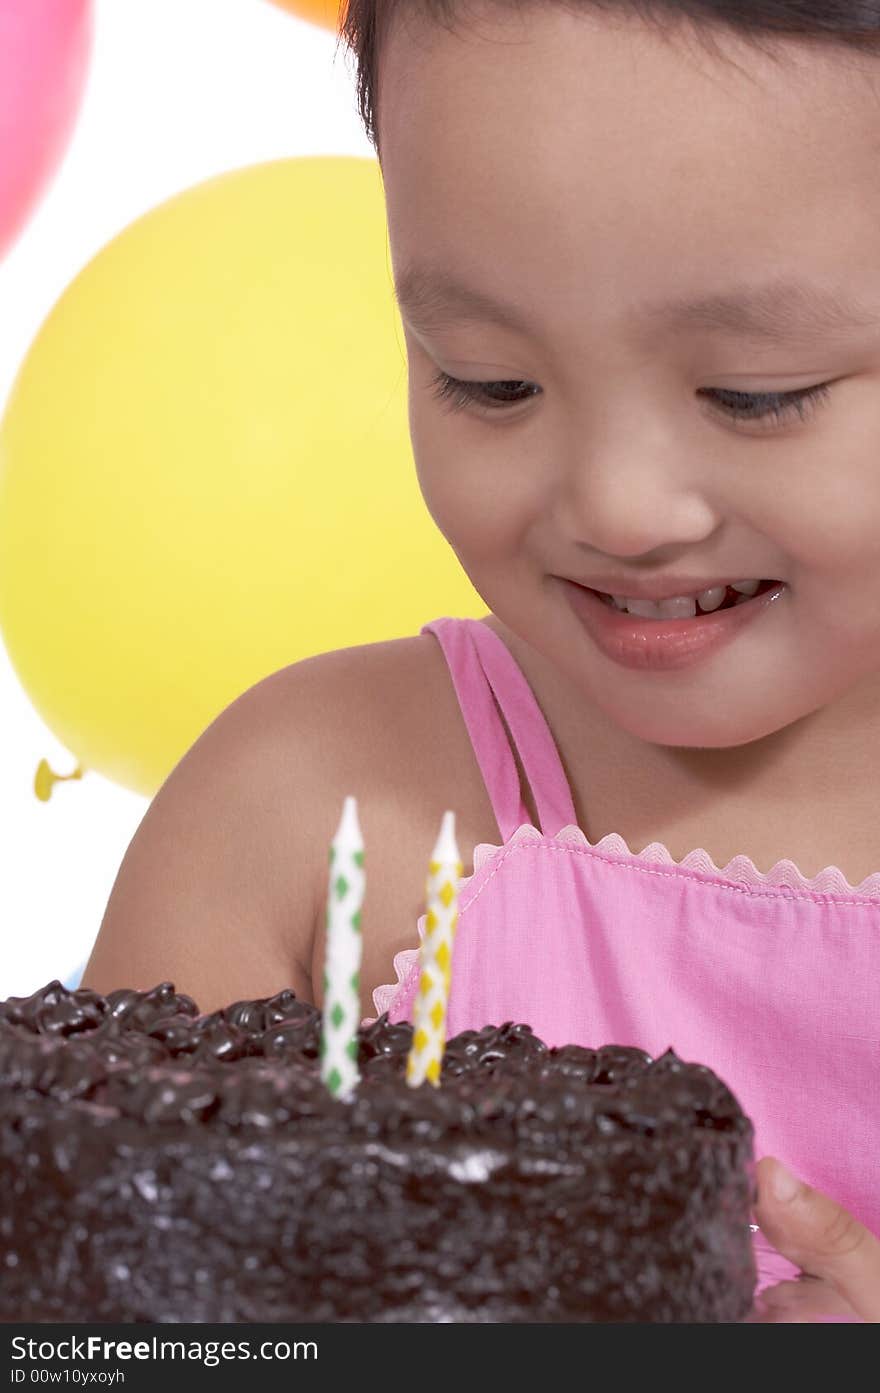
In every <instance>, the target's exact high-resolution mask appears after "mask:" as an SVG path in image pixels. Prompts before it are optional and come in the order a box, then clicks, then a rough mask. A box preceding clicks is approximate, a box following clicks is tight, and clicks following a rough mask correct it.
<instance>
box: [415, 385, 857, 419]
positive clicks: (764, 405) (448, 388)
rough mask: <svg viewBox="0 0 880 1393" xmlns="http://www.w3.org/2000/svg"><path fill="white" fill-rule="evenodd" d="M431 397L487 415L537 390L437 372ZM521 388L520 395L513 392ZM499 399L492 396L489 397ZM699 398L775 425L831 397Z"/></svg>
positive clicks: (723, 394) (721, 391)
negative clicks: (474, 380)
mask: <svg viewBox="0 0 880 1393" xmlns="http://www.w3.org/2000/svg"><path fill="white" fill-rule="evenodd" d="M431 387H432V388H433V394H434V396H435V397H437V399H438V400H439V401H441V402H445V403H446V404H447V406H446V409H447V410H448V411H462V410H464V409H465V408H466V407H468V406H472V405H476V406H480V407H482V408H484V409H485V410H487V411H489V412H490V413H491V412H492V411H498V410H502V411H503V410H504V409H505V408H507V407H510V406H518V405H520V403H522V402H524V401H527V400H528V399H529V398H530V397H534V396H537V395H538V394H539V393H540V391H541V388H540V387H536V386H534V384H533V383H531V382H525V381H523V380H522V379H520V380H519V381H513V382H465V381H462V380H461V379H460V378H458V377H450V375H449V374H448V373H446V372H440V373H438V374H437V376H436V377H435V378H434V379H433V381H432V382H431ZM523 388H525V389H526V390H525V392H524V394H520V395H517V392H518V391H520V392H521V389H523ZM496 392H497V393H500V394H501V395H498V396H496V395H493V393H496ZM700 392H701V394H702V395H703V396H707V397H709V398H711V399H712V401H713V402H715V403H716V404H718V405H720V407H721V409H722V410H723V412H724V414H725V415H727V416H731V417H733V418H734V419H735V420H739V421H765V420H772V422H773V423H774V424H775V425H780V424H782V423H783V422H785V421H788V420H789V419H790V418H791V416H792V415H794V414H796V415H797V416H798V417H799V418H800V420H801V421H805V420H807V419H808V417H809V416H810V415H811V413H812V411H813V410H814V409H815V408H816V407H817V406H819V405H820V404H821V403H824V402H825V401H827V399H828V397H829V396H830V395H831V384H830V383H828V382H819V383H817V384H816V386H815V387H801V388H799V389H798V390H797V391H795V392H735V391H733V390H732V389H730V388H727V387H714V388H712V387H706V388H701V389H700Z"/></svg>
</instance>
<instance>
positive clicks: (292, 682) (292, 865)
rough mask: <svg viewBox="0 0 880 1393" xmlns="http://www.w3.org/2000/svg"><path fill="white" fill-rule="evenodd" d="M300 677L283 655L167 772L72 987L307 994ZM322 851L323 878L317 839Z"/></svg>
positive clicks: (309, 772) (307, 710)
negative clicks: (169, 986) (166, 985)
mask: <svg viewBox="0 0 880 1393" xmlns="http://www.w3.org/2000/svg"><path fill="white" fill-rule="evenodd" d="M304 666H305V665H303V667H304ZM309 678H310V680H304V677H303V670H302V667H301V666H300V665H299V664H295V665H294V666H292V667H290V668H286V669H284V670H283V671H282V672H279V673H275V674H273V675H272V676H271V677H269V678H266V679H265V680H264V681H262V682H259V683H257V685H256V686H254V687H252V688H250V689H249V690H248V691H247V692H245V693H244V694H243V695H242V696H241V697H239V698H238V699H237V700H236V701H235V702H233V703H232V705H231V706H229V707H227V708H226V709H225V710H224V711H223V712H222V713H221V714H220V715H219V716H218V717H217V718H216V720H215V721H214V722H213V723H212V724H211V725H210V726H209V727H208V728H207V730H206V731H204V732H203V734H202V735H201V736H200V737H199V739H198V740H197V741H196V742H195V744H194V745H193V746H192V747H191V749H190V750H189V751H188V752H187V753H186V754H185V755H184V757H183V758H182V759H181V760H180V762H179V763H178V764H177V765H176V767H175V768H174V769H173V770H172V772H171V773H170V774H169V776H168V778H167V779H166V781H165V783H164V784H163V785H162V787H161V788H160V790H159V792H158V793H157V794H156V796H155V797H154V799H153V801H152V802H151V803H150V805H149V807H148V808H147V811H146V813H145V815H144V817H143V820H142V821H141V823H140V826H139V827H138V830H137V832H136V833H135V836H134V837H133V839H132V841H131V843H130V845H129V847H128V850H127V852H126V854H125V857H124V859H123V861H122V864H121V866H120V868H119V871H118V874H117V876H116V881H115V883H114V885H113V889H112V892H111V894H110V898H109V900H108V903H107V907H106V911H105V914H104V918H103V921H102V923H101V927H100V931H99V933H98V937H97V940H96V942H95V946H94V948H93V950H92V954H91V957H90V958H89V961H88V963H87V965H86V968H85V972H84V974H83V979H82V984H81V985H82V986H84V987H91V988H92V989H93V990H95V991H99V992H101V993H103V994H105V995H106V993H107V992H109V991H111V990H113V989H114V988H117V987H128V988H131V987H134V988H137V989H138V990H146V989H149V988H151V987H154V986H156V985H157V984H158V983H160V982H164V981H171V982H173V983H174V986H175V988H176V990H177V991H179V992H184V993H186V994H187V995H189V996H191V997H193V998H194V999H195V1001H196V1002H197V1004H198V1006H199V1009H200V1011H202V1012H208V1011H214V1010H216V1009H218V1008H219V1007H221V1006H227V1005H229V1003H230V1002H232V1001H236V1000H242V999H254V998H257V997H264V996H272V995H274V994H275V993H276V992H277V991H280V990H281V989H282V988H284V987H290V988H292V989H293V990H294V991H295V992H296V994H297V996H299V997H301V998H302V999H303V1000H306V1001H309V1002H311V1001H313V995H312V984H311V980H310V973H309V964H310V962H311V954H312V944H313V935H314V927H315V922H316V918H315V915H316V903H315V888H316V886H317V883H318V867H317V864H316V857H317V855H318V854H319V853H318V846H317V837H316V834H315V831H314V830H313V827H312V822H313V819H314V799H313V791H314V789H315V788H316V785H317V780H318V779H319V778H320V771H319V767H318V766H319V755H320V746H321V739H320V734H319V732H317V731H314V730H313V729H312V727H313V726H314V724H315V721H316V720H317V719H318V716H317V714H316V712H317V709H318V708H317V706H316V703H315V700H314V690H313V688H314V673H313V671H312V670H311V669H309ZM321 832H322V834H323V835H324V837H325V841H326V829H324V828H321ZM320 855H321V856H322V858H323V859H322V860H321V862H320V870H321V875H322V877H324V876H325V865H324V862H325V861H326V855H327V848H326V845H322V846H321V848H320Z"/></svg>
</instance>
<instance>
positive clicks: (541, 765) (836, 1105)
mask: <svg viewBox="0 0 880 1393" xmlns="http://www.w3.org/2000/svg"><path fill="white" fill-rule="evenodd" d="M422 633H432V634H434V635H435V637H436V638H437V639H438V640H439V642H440V644H441V646H442V648H443V652H444V654H445V655H446V659H447V662H448V664H449V670H450V673H451V676H452V681H453V683H454V686H455V690H456V693H457V695H458V700H459V703H460V705H461V710H462V714H463V716H464V720H465V723H466V725H467V729H468V733H469V735H470V738H471V742H472V744H473V748H474V753H475V755H476V758H477V761H478V763H479V766H480V770H481V772H482V774H483V778H484V780H485V783H486V788H487V790H488V793H489V797H490V799H491V801H492V808H493V811H494V814H495V818H496V821H497V823H498V827H499V829H500V832H501V840H502V843H503V845H501V846H491V845H488V844H480V845H478V846H477V847H476V848H475V851H474V858H473V866H474V873H473V875H472V876H468V877H464V878H463V879H462V880H461V881H460V883H459V918H458V927H457V930H456V937H455V946H454V951H453V960H452V982H451V990H450V998H449V1006H448V1015H447V1029H448V1033H449V1035H450V1036H451V1035H456V1034H458V1032H459V1031H462V1030H471V1029H473V1030H476V1029H479V1028H480V1027H481V1026H483V1025H487V1024H494V1025H500V1024H502V1023H503V1022H505V1021H515V1022H518V1021H522V1022H527V1023H528V1024H529V1025H531V1027H532V1029H533V1030H534V1031H535V1034H536V1035H538V1036H540V1037H541V1039H543V1040H544V1041H545V1042H546V1043H547V1044H548V1045H563V1044H568V1043H575V1044H580V1045H586V1046H597V1045H602V1044H606V1043H613V1044H620V1045H636V1046H639V1047H640V1048H641V1049H644V1050H647V1051H648V1053H649V1054H651V1055H654V1056H657V1055H660V1054H662V1053H663V1051H664V1050H666V1049H667V1047H669V1046H671V1047H672V1048H673V1049H674V1050H675V1051H676V1053H677V1054H678V1055H679V1056H680V1057H681V1058H683V1059H686V1060H695V1061H698V1062H699V1063H702V1064H708V1065H709V1066H710V1067H711V1068H712V1069H714V1070H715V1072H716V1073H717V1074H719V1075H720V1076H721V1078H722V1079H724V1081H725V1082H726V1083H727V1084H728V1085H729V1087H730V1088H732V1089H733V1091H734V1093H735V1094H736V1095H737V1097H738V1098H739V1100H740V1102H741V1103H742V1105H743V1107H744V1109H745V1111H746V1112H747V1113H748V1114H749V1116H750V1117H751V1118H752V1121H753V1123H754V1125H755V1134H756V1135H755V1155H756V1157H759V1156H762V1155H765V1154H771V1155H774V1156H778V1157H779V1158H780V1159H781V1160H782V1161H784V1162H785V1163H786V1165H788V1166H789V1167H791V1169H792V1170H794V1171H795V1173H796V1174H798V1175H800V1176H802V1177H803V1179H804V1180H806V1181H808V1183H809V1184H811V1185H814V1186H817V1187H818V1188H819V1189H821V1190H823V1191H825V1192H826V1193H827V1194H830V1195H832V1196H834V1198H835V1199H837V1200H838V1201H839V1202H840V1203H841V1204H843V1205H845V1206H846V1208H847V1209H849V1210H851V1211H852V1212H853V1213H854V1214H855V1215H857V1217H858V1218H859V1219H861V1221H862V1222H863V1223H864V1224H866V1225H867V1226H868V1228H870V1229H872V1230H873V1231H874V1232H875V1233H880V1161H878V1158H880V871H878V872H876V873H875V874H873V875H870V876H868V878H867V879H866V880H864V881H863V882H862V883H861V885H858V886H852V885H850V884H849V883H848V881H847V880H846V878H845V877H844V875H843V873H842V872H841V871H840V870H839V869H838V868H837V867H836V866H829V867H826V869H825V870H823V871H821V872H820V874H819V875H817V876H816V877H815V878H814V879H812V880H808V879H807V878H806V877H805V876H804V875H802V874H801V872H800V871H799V870H798V868H797V866H795V865H794V863H793V862H791V861H788V860H784V861H778V862H777V863H776V865H775V866H773V867H772V869H771V870H770V871H769V872H768V873H767V874H766V875H763V874H762V873H761V872H760V871H759V870H758V869H757V867H756V866H755V865H754V863H753V862H752V861H751V860H750V859H749V858H748V857H747V856H735V857H734V858H733V860H732V861H730V862H729V863H728V865H726V866H724V867H723V868H722V869H719V868H718V867H717V866H716V865H715V864H714V862H713V861H712V859H711V857H710V856H709V855H708V853H707V852H706V851H704V850H703V849H702V848H698V849H697V850H695V851H691V852H689V853H688V854H687V856H685V857H684V858H683V860H681V861H674V860H673V858H672V856H671V854H670V853H669V851H668V850H667V848H666V847H665V846H663V845H662V844H661V843H659V842H652V843H651V845H650V846H648V847H646V848H645V849H644V850H643V851H641V852H639V853H636V852H633V851H630V849H629V847H628V846H627V844H626V842H625V841H624V840H623V838H622V837H620V836H619V835H618V834H617V833H610V834H608V835H607V836H604V837H603V838H602V839H601V841H599V842H597V843H596V844H595V845H592V844H591V843H590V842H589V841H588V840H587V838H586V837H585V835H584V833H583V832H582V831H581V830H580V829H579V828H578V827H577V825H576V823H577V817H576V814H575V810H574V804H573V802H572V797H571V791H570V789H569V787H568V781H567V779H566V777H565V773H564V771H563V768H562V764H561V761H560V758H559V754H558V752H557V749H556V745H555V743H554V740H553V737H552V735H551V733H550V730H549V728H548V726H547V723H546V721H545V719H544V716H543V714H542V712H541V709H540V707H539V706H538V703H537V700H536V698H535V696H534V694H533V692H532V690H531V688H530V687H529V685H528V683H527V681H526V679H525V676H524V675H523V673H522V671H521V669H520V668H519V666H518V664H517V663H516V661H515V659H514V658H513V655H512V654H511V653H510V651H509V650H508V648H507V647H506V646H505V644H504V643H502V641H501V639H500V638H499V637H498V636H497V634H495V633H493V631H492V630H491V629H489V628H487V627H486V625H485V624H484V623H482V622H481V621H480V620H474V619H450V618H444V619H435V620H434V621H433V622H432V623H430V624H426V625H425V626H424V628H423V629H422ZM496 702H497V704H498V707H499V708H500V710H501V712H502V713H503V715H504V719H505V721H506V722H507V725H508V727H509V729H510V732H511V734H512V737H513V739H514V741H515V742H516V747H517V750H518V752H519V756H520V760H521V762H522V766H523V769H524V772H525V777H526V779H527V780H528V784H529V786H530V788H531V790H532V793H533V797H534V802H535V807H536V810H537V813H538V819H539V821H540V824H541V825H540V828H536V827H534V826H533V825H532V824H531V823H530V821H529V814H528V812H527V810H526V807H525V804H524V802H523V798H522V791H521V788H520V783H519V777H518V774H517V770H516V765H515V764H514V758H513V753H512V750H511V748H510V744H509V741H508V737H507V734H506V732H505V729H504V726H503V725H502V722H501V720H500V718H499V714H498V710H497V709H496V705H495V703H496ZM440 811H441V812H442V809H441V810H440ZM819 815H821V810H820V809H817V816H819ZM438 817H439V814H438ZM424 922H425V920H424V915H423V916H422V918H421V919H420V920H419V923H418V932H419V938H421V937H423V934H424ZM394 967H395V970H396V972H397V976H398V982H397V984H396V985H394V986H387V987H378V988H377V989H376V991H375V992H374V993H373V1000H374V1004H375V1007H376V1010H377V1011H378V1012H379V1013H380V1014H381V1013H382V1012H383V1011H386V1010H387V1011H388V1016H389V1019H390V1020H391V1021H404V1020H405V1021H411V1020H412V1004H413V998H414V996H415V992H416V987H417V985H418V977H419V968H418V948H417V947H414V948H412V949H406V950H405V951H403V952H401V953H398V954H397V955H396V957H395V959H394Z"/></svg>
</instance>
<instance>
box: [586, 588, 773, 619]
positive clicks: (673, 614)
mask: <svg viewBox="0 0 880 1393" xmlns="http://www.w3.org/2000/svg"><path fill="white" fill-rule="evenodd" d="M760 584H761V582H760V581H759V580H735V581H732V582H731V588H732V589H733V590H738V591H739V592H740V594H741V595H743V596H744V597H746V598H748V597H749V596H751V595H755V594H757V591H758V587H759V586H760ZM726 594H727V586H726V585H712V586H710V587H709V589H708V590H701V591H700V592H699V594H698V595H671V596H670V597H669V599H667V600H633V599H630V598H629V596H627V595H612V597H611V598H612V600H613V601H614V604H615V605H616V607H617V608H618V609H621V610H623V609H625V610H627V611H628V612H629V613H630V614H634V615H637V616H638V617H639V618H641V619H693V618H694V615H695V614H696V612H697V606H698V605H699V607H700V609H701V610H702V611H703V613H708V612H710V611H711V610H713V609H718V607H719V606H720V605H722V604H723V603H724V597H725V595H726ZM736 603H737V604H738V603H739V601H736Z"/></svg>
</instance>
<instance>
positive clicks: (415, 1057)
mask: <svg viewBox="0 0 880 1393" xmlns="http://www.w3.org/2000/svg"><path fill="white" fill-rule="evenodd" d="M462 871H463V867H462V863H461V857H460V855H459V851H458V846H457V844H456V840H455V814H454V813H451V812H445V813H444V814H443V822H442V824H441V827H440V835H439V837H438V838H437V845H436V846H435V847H434V854H433V856H432V857H431V861H430V864H429V866H428V881H427V900H428V912H427V914H426V916H425V937H424V938H423V940H422V943H421V947H420V949H419V965H420V968H421V972H420V975H419V989H418V992H417V993H416V998H415V1001H414V1003H413V1039H412V1045H411V1046H410V1051H409V1054H408V1056H407V1060H406V1081H407V1083H408V1084H412V1085H413V1086H415V1085H416V1084H420V1083H422V1082H423V1081H424V1080H425V1079H428V1080H429V1082H430V1083H432V1084H434V1086H435V1087H436V1086H437V1085H439V1083H440V1065H441V1063H442V1060H443V1051H444V1050H445V1048H446V1011H447V1006H448V1002H449V986H450V982H451V980H452V948H453V943H454V941H455V928H456V924H457V922H458V882H459V880H460V879H461V875H462Z"/></svg>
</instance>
